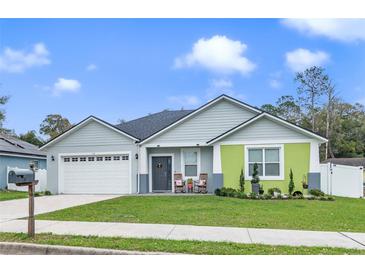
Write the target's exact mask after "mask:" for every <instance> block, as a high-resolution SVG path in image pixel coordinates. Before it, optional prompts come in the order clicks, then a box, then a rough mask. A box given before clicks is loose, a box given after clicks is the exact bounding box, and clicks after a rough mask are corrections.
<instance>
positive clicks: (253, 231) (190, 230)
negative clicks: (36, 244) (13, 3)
mask: <svg viewBox="0 0 365 274" xmlns="http://www.w3.org/2000/svg"><path fill="white" fill-rule="evenodd" d="M26 229H27V221H26V220H11V221H8V222H3V223H0V232H26ZM36 233H53V234H59V235H62V234H65V235H67V234H68V235H84V236H89V235H95V236H104V237H127V238H155V239H165V240H196V241H218V242H234V243H245V244H252V243H253V244H266V245H289V246H321V247H343V248H356V249H365V233H350V232H325V231H302V230H282V229H260V228H236V227H213V226H192V225H170V224H136V223H103V222H66V221H36Z"/></svg>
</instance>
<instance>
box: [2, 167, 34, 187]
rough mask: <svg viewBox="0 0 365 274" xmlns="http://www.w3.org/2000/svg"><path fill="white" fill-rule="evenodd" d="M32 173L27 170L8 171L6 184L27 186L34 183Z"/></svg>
mask: <svg viewBox="0 0 365 274" xmlns="http://www.w3.org/2000/svg"><path fill="white" fill-rule="evenodd" d="M34 181H35V178H34V173H33V171H32V170H29V169H16V170H11V171H9V175H8V182H9V184H16V185H19V186H20V185H29V184H32V183H34Z"/></svg>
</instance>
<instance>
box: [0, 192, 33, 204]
mask: <svg viewBox="0 0 365 274" xmlns="http://www.w3.org/2000/svg"><path fill="white" fill-rule="evenodd" d="M27 197H28V192H20V191H8V190H0V202H1V201H7V200H14V199H24V198H27Z"/></svg>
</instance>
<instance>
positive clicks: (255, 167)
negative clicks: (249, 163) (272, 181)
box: [251, 163, 260, 184]
mask: <svg viewBox="0 0 365 274" xmlns="http://www.w3.org/2000/svg"><path fill="white" fill-rule="evenodd" d="M258 169H259V165H258V164H257V163H254V164H253V172H252V179H251V184H258V183H260V177H259V171H258Z"/></svg>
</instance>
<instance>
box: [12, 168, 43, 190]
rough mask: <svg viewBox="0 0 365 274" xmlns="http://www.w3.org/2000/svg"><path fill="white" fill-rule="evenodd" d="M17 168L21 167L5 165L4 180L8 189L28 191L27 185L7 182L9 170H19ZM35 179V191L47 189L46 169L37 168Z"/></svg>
mask: <svg viewBox="0 0 365 274" xmlns="http://www.w3.org/2000/svg"><path fill="white" fill-rule="evenodd" d="M19 169H21V168H18V167H9V166H8V167H7V172H6V174H7V175H6V181H7V185H8V189H9V190H17V191H28V187H27V186H16V185H15V184H9V182H8V175H9V171H11V170H19ZM35 179H36V180H38V184H37V185H36V186H35V191H36V192H41V191H45V190H47V170H46V169H38V170H37V171H36V172H35Z"/></svg>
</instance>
